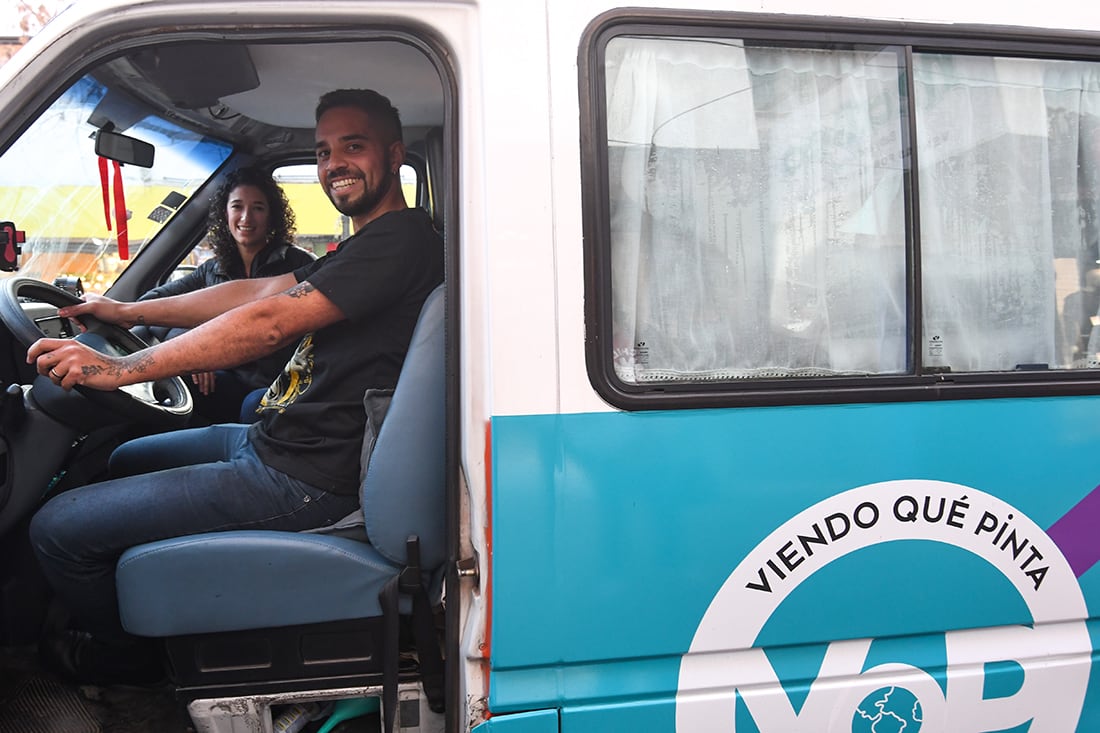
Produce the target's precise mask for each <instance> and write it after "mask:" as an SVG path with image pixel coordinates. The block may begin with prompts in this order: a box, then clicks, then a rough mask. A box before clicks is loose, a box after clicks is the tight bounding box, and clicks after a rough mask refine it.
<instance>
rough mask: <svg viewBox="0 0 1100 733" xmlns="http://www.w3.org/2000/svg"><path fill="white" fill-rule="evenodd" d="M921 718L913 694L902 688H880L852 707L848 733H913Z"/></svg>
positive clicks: (918, 728)
mask: <svg viewBox="0 0 1100 733" xmlns="http://www.w3.org/2000/svg"><path fill="white" fill-rule="evenodd" d="M921 719H922V715H921V707H920V702H919V701H918V700H917V696H916V695H914V694H913V693H912V692H910V691H909V690H907V689H905V688H904V687H883V688H880V689H878V690H875V691H874V692H872V693H871V694H870V695H868V696H867V697H865V698H863V702H861V703H860V704H859V707H857V708H856V712H855V715H853V716H852V733H917V731H919V730H920V726H921Z"/></svg>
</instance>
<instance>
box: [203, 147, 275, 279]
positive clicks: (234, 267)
mask: <svg viewBox="0 0 1100 733" xmlns="http://www.w3.org/2000/svg"><path fill="white" fill-rule="evenodd" d="M238 186H255V187H256V188H258V189H260V191H261V192H263V195H264V198H266V199H267V207H268V225H269V231H268V235H267V242H268V244H272V243H276V242H277V243H280V244H293V243H294V231H295V221H294V210H293V209H291V208H290V204H289V203H288V202H287V199H286V194H285V193H283V189H282V188H281V187H280V186H279V184H278V183H276V182H275V179H274V178H272V177H271V175H270V174H269V173H267V172H265V171H261V170H259V169H256V168H239V169H237V170H235V171H233V172H232V173H230V174H229V175H228V176H226V178H225V182H224V183H222V185H221V186H220V187H219V188H218V190H217V192H216V193H215V194H214V198H213V199H211V201H210V215H209V229H208V231H207V239H208V241H209V242H210V245H211V247H213V249H214V256H215V257H216V258H217V260H218V264H219V265H221V267H222V270H224V271H225V273H226V274H227V275H229V277H231V278H234V279H237V278H243V277H248V273H247V272H245V271H244V261H243V260H242V259H241V255H240V254H239V253H238V252H237V242H236V241H235V240H234V239H233V235H232V234H230V233H229V220H228V218H227V217H226V213H225V208H226V204H227V203H228V202H229V195H230V194H231V193H233V190H234V189H235V188H237V187H238Z"/></svg>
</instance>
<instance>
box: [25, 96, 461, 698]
mask: <svg viewBox="0 0 1100 733" xmlns="http://www.w3.org/2000/svg"><path fill="white" fill-rule="evenodd" d="M316 119H317V127H316V153H317V173H318V179H319V180H320V182H321V185H322V186H323V187H324V189H325V192H326V193H327V194H328V196H329V198H330V199H331V200H332V202H333V205H334V206H335V207H336V208H337V209H338V210H339V211H340V212H341V213H343V214H346V215H347V216H349V217H350V218H351V220H352V222H353V223H354V225H355V229H356V232H355V234H354V235H353V236H351V237H349V238H348V239H347V240H345V241H344V242H342V243H341V244H340V246H339V247H338V248H337V249H336V251H335V252H332V253H331V254H329V255H327V256H325V257H323V258H321V259H319V260H317V261H316V262H313V263H310V264H309V265H306V266H304V267H302V268H299V269H298V270H295V271H294V272H293V273H290V274H287V275H280V276H276V277H272V278H263V279H245V280H234V281H231V282H227V283H223V284H221V285H217V286H214V287H212V288H208V289H206V290H203V291H197V292H195V293H188V294H185V295H180V296H175V297H169V298H162V299H159V300H151V301H139V302H136V303H120V302H116V301H113V300H110V299H107V298H101V297H94V296H89V298H88V300H87V302H85V303H82V304H79V305H76V306H72V307H70V308H65V309H62V311H61V315H62V316H66V317H67V316H75V315H80V314H84V313H89V314H93V315H95V316H96V317H97V318H100V319H102V320H105V321H109V322H112V323H116V324H119V325H123V326H127V327H129V326H132V325H134V324H138V323H144V324H149V325H163V326H181V327H190V328H191V330H190V331H188V332H187V333H186V334H184V335H182V336H179V337H177V338H175V339H172V340H170V341H166V342H164V343H162V344H158V345H157V346H154V347H151V348H149V349H145V350H143V351H140V352H137V353H135V354H131V355H129V356H123V357H110V356H106V355H104V354H100V353H98V352H95V351H92V350H91V349H88V348H87V347H85V346H83V345H82V344H80V343H78V342H76V341H72V340H62V339H42V340H40V341H38V342H36V343H35V344H34V345H32V346H31V348H30V350H29V351H28V355H27V359H28V362H32V363H35V364H36V367H37V369H38V372H39V373H40V374H43V375H48V376H49V377H50V378H51V379H53V380H54V381H55V382H57V383H58V384H60V385H61V386H62V387H64V388H66V389H70V388H72V387H73V386H74V385H77V384H82V385H85V386H88V387H92V388H95V389H116V388H118V387H120V386H123V385H127V384H132V383H135V382H144V381H149V380H153V379H160V378H164V377H169V376H172V375H174V374H182V373H188V372H196V371H204V370H213V369H221V368H226V367H231V366H234V365H236V364H239V363H243V362H246V361H250V360H253V359H255V358H257V357H259V356H262V355H264V354H267V353H270V352H271V351H274V350H275V349H277V348H278V347H280V346H282V345H285V344H289V343H293V342H295V341H298V348H297V351H296V352H295V355H294V357H293V358H292V359H291V360H290V362H289V363H288V365H287V369H286V371H285V372H284V373H283V374H282V375H281V376H280V377H279V378H277V379H276V380H275V382H274V383H273V384H272V385H271V387H270V389H269V390H268V392H267V394H266V396H265V397H264V399H263V401H262V402H261V406H260V410H261V418H260V421H259V422H258V423H256V424H255V425H252V426H250V427H249V426H244V425H215V426H212V427H208V428H199V429H195V430H185V431H179V432H175V433H166V434H161V435H154V436H148V437H145V438H139V439H138V440H135V441H131V442H130V443H126V444H124V445H122V446H121V447H120V448H119V449H118V450H116V451H115V453H114V455H112V457H111V463H110V467H111V475H112V478H111V479H110V480H108V481H104V482H102V483H98V484H93V485H90V486H84V487H80V488H77V489H73V490H71V491H67V492H65V493H63V494H60V495H58V496H56V497H54V498H53V499H52V500H51V501H50V502H49V503H47V504H46V505H45V506H44V507H43V508H42V509H41V510H39V512H38V513H37V514H36V515H35V517H34V519H33V521H32V524H31V541H32V544H33V546H34V549H35V552H36V553H37V555H38V557H39V560H40V561H41V564H42V567H43V570H44V572H45V574H46V577H47V579H48V580H49V581H50V583H51V585H52V586H53V588H54V589H55V591H56V593H57V597H58V598H59V599H60V601H61V602H62V603H64V604H65V606H66V607H67V608H68V610H69V611H70V612H72V613H73V614H74V615H75V617H76V619H77V621H78V622H79V624H80V631H76V630H73V629H68V630H66V631H65V632H64V633H62V634H61V635H60V636H58V637H57V638H55V639H53V640H52V642H51V643H50V644H48V645H47V646H46V647H45V650H46V656H47V661H49V662H50V663H51V664H52V666H53V667H54V668H55V669H57V670H59V671H61V672H63V673H65V674H67V675H68V676H69V677H71V678H74V679H76V680H77V681H80V682H85V683H88V682H99V683H107V682H137V681H143V680H148V679H150V678H155V677H156V676H157V675H158V674H159V673H160V666H159V659H158V658H157V655H156V652H155V648H154V647H152V646H150V645H148V644H147V643H146V642H144V641H143V640H141V639H137V638H135V637H131V636H129V635H127V634H126V633H125V632H124V631H123V630H122V627H121V623H120V621H119V618H118V606H117V599H116V590H115V580H114V569H115V563H116V561H117V559H118V557H119V556H120V555H121V554H122V553H123V551H125V550H126V549H127V548H129V547H132V546H135V545H140V544H144V543H147V542H152V541H155V540H158V539H166V538H169V537H178V536H182V535H191V534H197V533H201V532H208V531H216V530H228V529H277V530H291V531H294V530H302V529H309V528H313V527H320V526H323V525H326V524H331V523H332V522H335V521H337V520H339V519H340V518H342V517H344V516H345V515H347V514H348V513H350V512H351V511H353V510H354V509H355V508H356V507H357V506H358V493H357V492H358V487H359V453H360V449H361V445H362V439H363V429H364V426H365V419H366V418H365V412H364V409H363V395H364V392H365V391H366V390H367V389H369V388H375V389H392V388H393V387H394V386H395V385H396V383H397V377H398V374H399V372H400V370H401V365H402V363H403V362H404V358H405V352H406V351H407V349H408V345H409V341H410V339H411V337H412V331H413V328H414V326H415V325H416V320H417V317H418V315H419V313H420V308H421V306H422V304H423V303H424V300H425V299H426V298H427V296H428V294H429V293H430V292H431V291H432V290H433V289H434V288H435V286H436V285H438V284H439V283H440V282H442V280H443V244H442V241H441V240H440V238H439V235H438V234H437V233H436V232H435V230H434V229H433V228H432V225H431V221H430V218H429V217H428V215H427V214H426V213H425V212H424V211H421V210H419V209H410V208H407V206H406V204H405V199H404V195H403V193H402V190H401V184H400V178H399V170H400V167H401V163H402V162H403V161H404V156H405V147H404V144H403V143H402V141H401V121H400V117H399V115H398V112H397V110H396V109H395V108H394V107H393V106H392V105H391V104H390V102H389V100H388V99H386V98H385V97H384V96H382V95H380V94H378V93H377V92H374V91H369V90H338V91H334V92H330V93H328V94H326V95H324V96H323V97H322V98H321V100H320V102H319V104H318V106H317V111H316Z"/></svg>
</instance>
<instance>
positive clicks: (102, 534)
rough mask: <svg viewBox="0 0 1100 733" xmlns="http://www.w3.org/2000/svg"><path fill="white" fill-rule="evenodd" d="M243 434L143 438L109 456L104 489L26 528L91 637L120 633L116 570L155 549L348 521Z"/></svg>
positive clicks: (82, 493) (71, 494)
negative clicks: (176, 541)
mask: <svg viewBox="0 0 1100 733" xmlns="http://www.w3.org/2000/svg"><path fill="white" fill-rule="evenodd" d="M248 428H249V426H247V425H213V426H211V427H206V428H196V429H193V430H181V431H177V432H171V433H163V434H160V435H151V436H147V437H144V438H138V439H136V440H132V441H130V442H128V443H125V444H123V445H121V446H119V448H118V449H117V450H115V452H114V454H112V456H111V460H110V475H111V476H112V478H111V480H109V481H104V482H102V483H98V484H91V485H89V486H83V487H80V488H77V489H72V490H70V491H66V492H64V493H62V494H59V495H58V496H55V497H54V498H53V499H51V500H50V501H49V502H48V503H47V504H46V505H45V506H43V507H42V508H41V509H40V510H39V511H38V513H37V514H35V516H34V517H33V519H32V520H31V526H30V538H31V544H32V546H33V547H34V551H35V553H36V554H37V555H38V559H39V562H40V563H41V565H42V570H43V571H44V573H45V575H46V578H47V580H48V581H49V582H50V585H52V586H53V588H54V590H55V592H56V593H57V595H58V598H59V599H60V600H61V602H62V603H63V604H64V605H65V606H66V608H67V609H68V610H69V611H70V612H71V613H72V614H74V615H75V616H76V618H77V619H78V620H79V621H80V622H81V623H82V625H83V626H84V627H85V628H87V629H88V630H89V631H93V632H99V633H106V634H109V635H113V634H116V633H119V632H121V622H120V621H119V616H118V598H117V595H116V590H115V565H116V563H117V561H118V558H119V556H120V555H122V553H123V552H124V551H125V550H127V549H128V548H130V547H133V546H135V545H140V544H144V543H146V542H152V541H155V540H161V539H167V538H169V537H179V536H183V535H190V534H197V533H200V532H217V531H223V530H231V529H275V530H289V531H297V530H302V529H312V528H315V527H321V526H324V525H326V524H331V523H332V522H335V521H337V520H339V519H341V518H342V517H344V516H346V515H348V514H350V513H351V512H352V511H354V510H355V509H356V507H357V506H358V504H359V497H357V496H343V495H339V494H331V493H329V492H326V491H323V490H321V489H318V488H316V487H313V486H310V485H309V484H306V483H303V482H301V481H299V480H297V479H295V478H291V477H290V476H288V475H286V474H285V473H280V472H279V471H276V470H274V469H272V468H269V467H267V466H266V465H265V464H264V463H263V462H262V461H260V459H259V458H258V457H257V456H256V452H255V451H254V450H253V448H252V444H251V442H250V441H249V440H248Z"/></svg>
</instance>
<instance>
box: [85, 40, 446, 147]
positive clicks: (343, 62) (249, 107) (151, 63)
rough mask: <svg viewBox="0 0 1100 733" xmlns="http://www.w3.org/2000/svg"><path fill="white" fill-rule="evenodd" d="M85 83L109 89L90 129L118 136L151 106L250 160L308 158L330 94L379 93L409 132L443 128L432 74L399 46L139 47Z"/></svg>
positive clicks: (415, 53)
mask: <svg viewBox="0 0 1100 733" xmlns="http://www.w3.org/2000/svg"><path fill="white" fill-rule="evenodd" d="M93 75H94V76H95V77H96V78H97V79H98V80H99V81H100V82H102V83H104V84H105V85H106V86H107V87H108V89H109V90H110V91H109V92H108V95H107V97H105V98H104V100H103V102H102V103H101V104H100V105H99V108H98V109H97V110H96V115H95V118H96V119H94V122H95V124H98V125H101V126H102V125H104V124H106V123H107V122H110V123H111V124H112V125H114V127H115V128H116V129H118V130H121V131H125V129H126V128H127V127H128V126H129V125H130V124H133V123H134V122H136V121H137V120H136V119H135V118H134V116H135V115H137V114H141V110H144V109H147V106H152V107H153V108H154V109H156V110H157V111H159V112H166V113H167V116H169V117H170V118H172V119H174V120H175V121H176V122H178V123H180V124H182V125H183V126H185V127H191V128H195V129H199V130H201V131H203V132H205V133H207V134H210V135H212V136H214V137H218V138H223V139H230V140H232V141H233V142H235V143H236V144H238V145H243V146H244V147H245V148H246V149H250V150H251V152H253V153H255V154H257V155H263V154H264V153H265V152H267V151H276V150H280V149H286V150H311V149H312V147H313V124H314V119H313V113H314V108H315V107H316V105H317V100H318V99H319V98H320V96H321V95H322V94H324V93H325V92H327V91H330V90H332V89H344V88H370V89H375V90H377V91H379V92H381V93H382V94H385V95H386V96H387V97H389V98H390V100H391V101H392V102H393V103H394V106H396V107H397V109H398V110H399V111H400V112H401V120H402V122H403V124H404V126H405V127H406V129H409V130H413V129H416V128H428V127H432V126H437V125H441V124H442V123H443V91H442V84H441V82H440V78H439V74H438V73H437V71H436V69H435V67H434V66H433V65H432V63H431V62H430V61H429V60H428V58H427V57H426V56H425V55H424V54H423V53H422V52H421V51H419V50H418V49H416V48H414V47H413V46H410V45H408V44H404V43H400V42H398V41H362V42H342V43H300V44H248V45H244V44H234V43H190V44H176V45H171V46H167V45H166V46H161V47H146V48H143V49H140V50H138V51H134V52H131V53H130V54H128V55H126V56H123V57H120V58H117V59H115V60H113V61H111V62H109V63H108V64H106V65H104V66H103V67H102V68H100V69H98V70H96V71H95V72H93ZM135 102H136V104H135Z"/></svg>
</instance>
